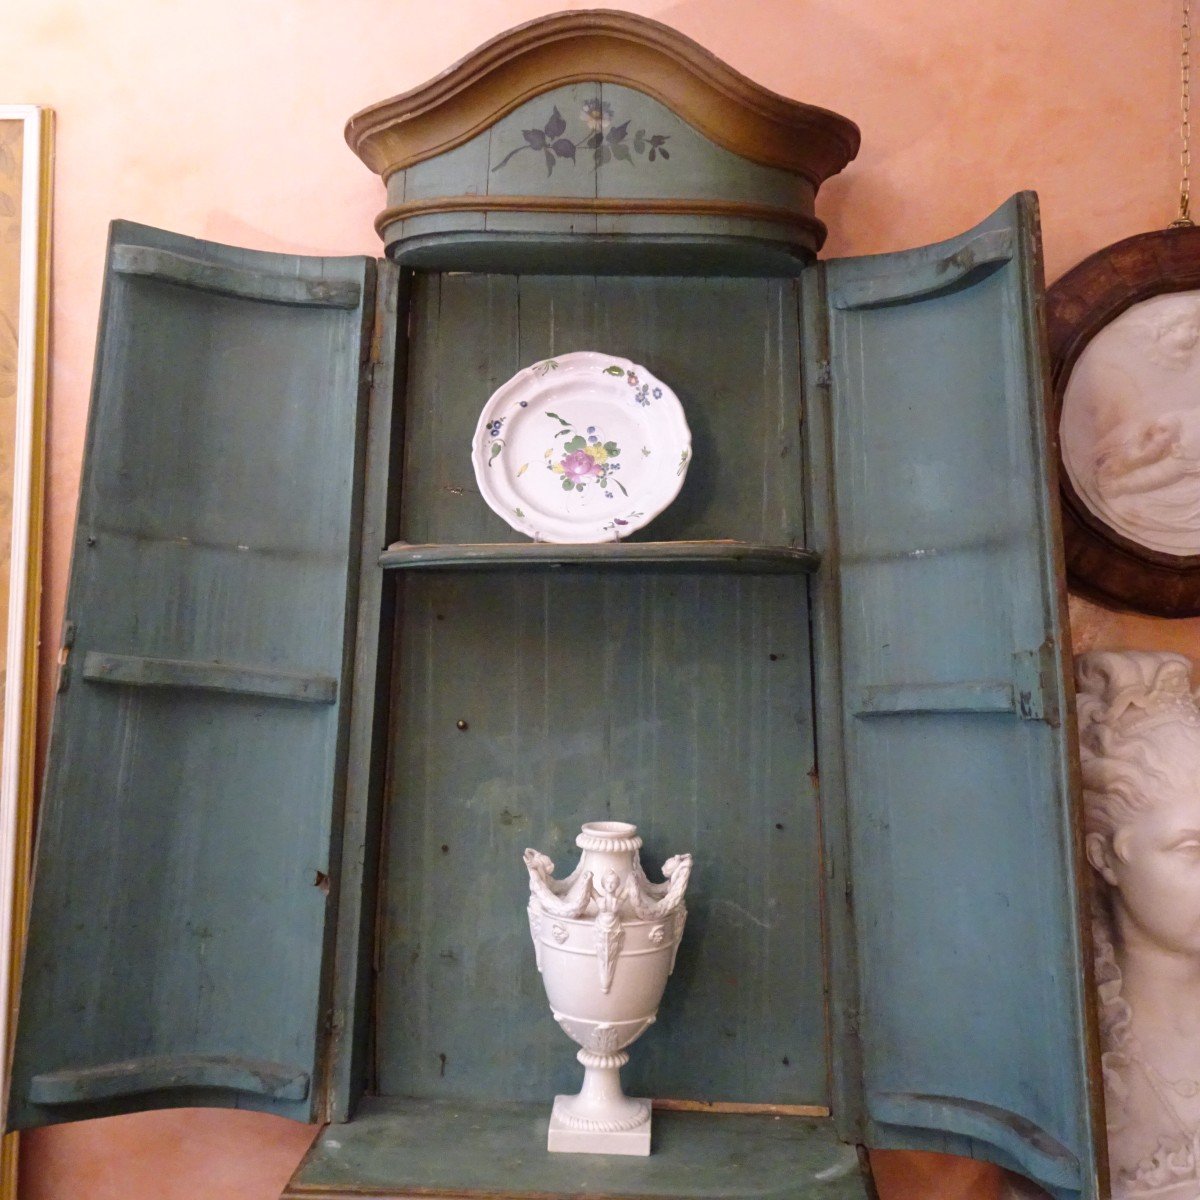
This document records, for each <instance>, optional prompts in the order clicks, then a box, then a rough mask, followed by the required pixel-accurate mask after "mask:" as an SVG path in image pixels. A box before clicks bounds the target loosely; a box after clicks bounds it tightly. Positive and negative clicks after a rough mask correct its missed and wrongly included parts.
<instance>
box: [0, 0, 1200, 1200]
mask: <svg viewBox="0 0 1200 1200" xmlns="http://www.w3.org/2000/svg"><path fill="white" fill-rule="evenodd" d="M563 7H585V5H582V4H564V2H563V0H453V2H446V0H443V2H442V3H436V4H431V3H429V2H428V0H205V3H204V4H183V3H163V0H24V3H15V4H11V5H9V6H7V8H6V11H5V17H4V22H3V26H4V32H3V36H2V37H0V80H2V81H3V88H4V93H3V96H2V97H0V98H3V99H4V100H7V101H36V102H39V103H44V104H48V105H50V106H52V107H53V108H54V109H55V110H56V111H57V113H58V154H57V166H56V173H55V192H56V201H55V210H54V239H55V265H54V282H53V286H54V293H53V320H54V330H53V340H52V376H51V394H50V405H51V406H50V420H49V447H48V454H49V459H48V475H49V479H48V488H49V492H48V528H47V544H46V581H45V582H46V589H45V600H44V614H43V615H44V628H45V630H46V631H47V642H46V644H45V646H44V649H43V661H44V663H45V664H46V666H47V667H48V666H49V664H50V662H51V660H52V658H53V653H54V645H53V644H54V642H55V640H56V637H57V630H58V628H59V625H60V622H61V617H62V608H63V596H64V592H65V588H66V571H67V563H68V559H69V554H70V544H71V529H72V521H73V515H74V509H75V499H76V489H77V487H78V478H79V467H80V455H81V447H82V442H83V433H84V421H85V415H86V409H87V397H88V385H89V378H90V374H91V356H92V349H93V343H94V331H95V324H96V315H97V308H98V304H99V292H100V275H101V266H102V256H103V248H104V243H105V227H106V224H107V222H108V221H109V220H110V218H113V217H117V216H120V217H127V218H131V219H134V220H138V221H144V222H148V223H150V224H155V225H161V226H165V227H167V228H169V229H174V230H178V231H180V232H183V233H188V234H195V235H199V236H201V237H206V238H214V239H218V240H222V241H230V242H234V243H239V244H242V245H246V246H252V247H258V248H262V249H270V250H291V251H299V252H304V253H314V254H328V253H355V252H365V253H374V252H376V251H377V250H378V243H377V241H376V238H375V234H374V233H373V231H372V226H371V218H372V216H373V215H374V213H375V212H376V210H377V209H378V208H379V207H381V203H382V188H381V185H380V183H379V181H378V180H377V179H376V178H375V177H374V176H373V175H371V174H370V173H369V172H368V171H367V170H366V169H365V168H364V167H363V166H362V165H361V164H360V163H359V162H358V160H357V159H356V158H355V157H354V156H353V155H352V154H351V153H350V151H349V150H348V149H347V148H346V146H345V144H344V143H343V141H342V137H341V128H342V125H343V123H344V121H345V119H346V118H347V117H348V116H349V115H350V114H351V113H352V112H354V111H355V110H357V109H358V108H360V107H362V106H363V105H366V104H368V103H370V102H372V101H375V100H378V99H381V98H383V97H385V96H390V95H392V94H394V93H396V92H399V91H402V90H404V89H406V88H408V87H411V86H413V85H415V84H417V83H420V82H422V81H423V80H425V79H427V78H428V77H429V76H431V75H433V74H435V73H436V72H438V71H440V70H441V69H442V68H444V67H445V66H446V65H448V64H449V63H451V62H452V61H454V60H455V59H457V58H458V57H459V56H460V55H462V54H464V53H466V52H467V51H469V50H470V49H471V48H472V47H473V46H475V45H477V44H478V43H479V42H481V41H483V40H484V39H485V38H488V37H490V36H492V35H493V34H495V33H498V32H500V31H501V30H503V29H504V28H506V27H508V26H510V25H513V24H516V23H517V22H519V21H523V20H526V19H528V18H530V17H533V16H537V15H540V14H542V13H546V12H550V11H554V10H556V9H560V8H563ZM627 7H628V8H630V9H631V10H633V11H636V12H638V13H642V14H644V15H647V16H652V17H655V18H657V19H658V20H660V21H665V22H666V23H668V24H670V25H673V26H675V27H676V28H677V29H679V30H681V31H682V32H684V33H686V34H689V35H690V36H691V37H693V38H695V39H697V40H698V41H699V42H701V43H703V44H704V45H706V46H708V47H710V48H711V49H713V50H715V51H716V52H718V53H719V54H720V55H721V56H722V57H723V58H725V59H726V60H727V61H729V62H730V63H732V64H733V65H734V66H736V67H738V68H739V69H740V70H742V71H743V72H745V73H746V74H748V75H750V76H751V77H753V78H754V79H756V80H758V81H760V82H762V83H764V84H766V85H767V86H768V87H771V88H774V89H775V90H777V91H779V92H782V93H784V94H785V95H788V96H793V97H796V98H798V99H802V100H807V101H812V102H814V103H818V104H822V105H825V106H827V107H830V108H833V109H836V110H838V111H839V112H843V113H845V114H847V115H848V116H850V117H853V118H854V119H855V120H856V121H857V122H858V123H859V124H860V126H861V127H862V130H863V150H862V153H861V155H860V157H859V159H858V161H857V162H856V163H854V164H853V165H852V166H851V168H850V170H848V171H847V172H846V173H845V175H843V176H842V177H840V178H839V179H835V180H834V181H833V182H832V183H830V184H829V185H828V186H827V188H826V189H825V192H824V193H823V203H822V204H821V205H820V211H821V213H822V215H823V216H824V218H825V220H826V221H827V222H829V224H830V225H831V227H832V229H833V233H832V236H831V238H830V241H829V245H828V247H827V252H828V253H830V254H863V253H870V252H872V251H879V250H887V249H899V248H901V247H904V246H911V245H915V244H918V243H921V242H924V241H932V240H937V239H939V238H942V237H946V236H949V235H951V234H954V233H956V232H958V231H960V230H961V229H963V228H965V227H967V226H969V225H971V224H973V223H974V222H975V221H977V220H978V219H980V218H981V217H982V216H984V215H986V214H987V213H988V212H989V211H991V209H992V208H994V207H995V206H996V205H997V204H998V203H999V202H1000V201H1001V200H1003V199H1004V198H1005V197H1006V196H1007V195H1008V194H1009V193H1011V192H1013V191H1015V190H1017V189H1019V188H1027V187H1032V188H1036V189H1037V190H1038V191H1039V192H1040V193H1041V198H1042V207H1043V220H1044V228H1045V248H1046V258H1047V270H1048V275H1049V277H1050V278H1051V279H1053V278H1054V277H1055V276H1056V275H1057V274H1059V273H1061V272H1062V271H1063V270H1065V269H1066V268H1068V267H1070V266H1071V265H1072V264H1074V263H1075V262H1077V261H1078V260H1079V259H1080V258H1082V257H1083V256H1084V255H1086V254H1088V253H1089V252H1091V251H1092V250H1094V249H1097V248H1098V247H1100V246H1103V245H1105V244H1107V243H1109V242H1112V241H1114V240H1116V239H1117V238H1120V237H1124V236H1126V235H1128V234H1132V233H1137V232H1140V231H1143V230H1145V229H1148V228H1154V227H1158V226H1161V225H1164V224H1166V222H1167V221H1169V220H1170V218H1171V217H1172V216H1173V215H1174V213H1173V209H1174V200H1173V189H1174V187H1175V180H1176V141H1175V138H1176V125H1175V113H1176V104H1177V97H1176V77H1177V67H1176V60H1175V53H1176V36H1177V35H1176V30H1175V21H1176V8H1177V4H1176V3H1175V0H1055V3H1052V4H1048V3H1046V0H1004V2H1003V3H999V2H998V0H887V2H882V0H737V2H735V0H681V2H679V3H667V2H664V0H634V2H631V3H629V4H628V5H627ZM1075 621H1076V641H1077V644H1079V645H1081V646H1082V645H1085V644H1086V645H1089V646H1090V645H1101V644H1103V645H1120V644H1128V645H1137V646H1147V647H1155V646H1164V647H1165V646H1172V647H1178V648H1180V649H1182V650H1185V651H1187V652H1190V653H1192V654H1193V655H1197V656H1200V622H1197V621H1190V622H1175V623H1165V622H1155V621H1148V620H1139V619H1134V618H1128V617H1117V616H1113V615H1111V614H1105V613H1102V612H1100V611H1099V610H1096V609H1093V608H1091V607H1090V606H1086V605H1082V604H1080V605H1077V606H1075ZM45 675H46V678H47V679H48V678H49V677H50V672H49V671H48V670H47V671H46V672H45ZM42 698H43V706H42V708H43V716H45V715H46V714H47V713H48V710H49V700H50V696H49V690H48V688H44V689H43V697H42ZM309 1137H310V1132H309V1131H308V1130H306V1129H304V1128H300V1127H296V1126H293V1125H291V1124H289V1123H287V1122H284V1121H278V1120H274V1119H271V1118H265V1117H259V1116H255V1115H251V1114H245V1113H210V1112H176V1113H165V1114H152V1115H148V1116H144V1117H128V1118H120V1119H116V1120H112V1121H105V1122H91V1123H86V1124H82V1125H79V1126H75V1127H66V1128H63V1129H60V1130H50V1131H44V1132H41V1133H38V1134H35V1135H33V1136H30V1137H28V1138H27V1139H26V1143H25V1175H24V1185H23V1193H22V1194H23V1197H24V1200H51V1198H53V1200H63V1198H64V1197H68V1196H71V1197H74V1196H80V1197H83V1196H86V1197H88V1198H89V1200H118V1198H119V1200H143V1198H144V1200H198V1198H201V1197H203V1198H207V1197H217V1196H219V1197H221V1198H222V1200H274V1197H275V1196H277V1194H278V1191H279V1188H280V1186H281V1185H282V1183H283V1182H284V1180H285V1178H286V1177H287V1175H288V1174H289V1171H290V1168H291V1166H292V1165H293V1164H294V1162H295V1161H296V1160H297V1159H298V1158H299V1156H300V1155H301V1153H302V1152H303V1150H304V1148H305V1145H306V1143H307V1141H308V1140H309ZM880 1174H881V1186H882V1189H883V1195H884V1198H885V1200H933V1198H934V1197H936V1200H955V1197H959V1196H961V1197H963V1200H966V1198H967V1197H970V1200H985V1197H988V1196H991V1195H994V1194H995V1192H996V1184H995V1182H994V1180H992V1178H991V1177H990V1176H988V1175H987V1173H986V1172H981V1169H980V1168H978V1166H976V1165H973V1164H962V1165H960V1166H958V1167H955V1168H948V1167H947V1166H946V1164H945V1162H944V1161H939V1160H925V1161H916V1160H911V1159H908V1158H905V1157H903V1156H899V1157H898V1156H888V1157H887V1158H886V1160H884V1161H881V1163H880Z"/></svg>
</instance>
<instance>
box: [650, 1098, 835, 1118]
mask: <svg viewBox="0 0 1200 1200" xmlns="http://www.w3.org/2000/svg"><path fill="white" fill-rule="evenodd" d="M651 1107H653V1108H655V1109H657V1110H659V1111H661V1112H710V1113H741V1114H743V1115H753V1114H755V1113H757V1114H759V1115H762V1114H766V1115H767V1116H770V1117H828V1116H830V1115H832V1114H831V1113H830V1110H829V1108H828V1107H826V1106H825V1105H824V1104H737V1103H734V1102H733V1101H727V1100H653V1101H651Z"/></svg>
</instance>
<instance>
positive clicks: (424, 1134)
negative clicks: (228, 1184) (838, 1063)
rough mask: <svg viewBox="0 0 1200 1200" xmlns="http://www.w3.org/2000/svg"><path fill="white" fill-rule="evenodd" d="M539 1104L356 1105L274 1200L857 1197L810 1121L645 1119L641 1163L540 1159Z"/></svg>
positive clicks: (832, 1145) (845, 1163)
mask: <svg viewBox="0 0 1200 1200" xmlns="http://www.w3.org/2000/svg"><path fill="white" fill-rule="evenodd" d="M549 1107H550V1105H549V1100H547V1102H546V1103H545V1104H540V1105H521V1104H480V1103H477V1102H475V1103H470V1102H464V1103H456V1102H453V1101H445V1100H400V1099H391V1098H387V1099H385V1098H380V1097H373V1098H368V1099H365V1100H364V1101H363V1103H362V1106H361V1107H360V1109H359V1110H358V1112H356V1113H355V1116H354V1120H353V1121H351V1122H350V1123H349V1124H344V1125H330V1126H328V1127H326V1129H325V1130H324V1131H323V1132H322V1133H321V1135H320V1137H319V1138H318V1139H317V1141H316V1142H315V1143H314V1144H313V1147H312V1149H311V1150H310V1151H309V1152H308V1155H307V1157H306V1158H305V1159H304V1161H303V1162H302V1163H301V1164H300V1166H299V1167H298V1168H297V1170H296V1173H295V1175H294V1176H293V1177H292V1180H291V1182H290V1183H289V1184H288V1185H287V1187H286V1188H285V1189H284V1192H283V1197H282V1200H342V1198H343V1197H344V1198H346V1200H350V1198H353V1200H364V1198H365V1197H375V1198H379V1200H385V1198H386V1200H401V1198H411V1197H417V1196H419V1197H422V1200H425V1198H427V1197H428V1198H430V1200H432V1198H434V1197H438V1198H440V1200H464V1198H471V1200H476V1198H478V1200H483V1198H484V1197H488V1198H492V1200H498V1198H501V1197H504V1198H514V1200H515V1198H516V1197H520V1200H564V1198H566V1197H576V1198H578V1197H588V1198H589V1200H601V1198H605V1197H607V1198H611V1200H633V1198H635V1197H636V1200H693V1198H695V1200H700V1198H701V1197H703V1198H704V1200H866V1197H867V1196H868V1194H869V1192H868V1188H867V1184H866V1183H865V1181H864V1179H863V1175H862V1173H861V1169H860V1165H859V1158H858V1152H857V1151H856V1150H855V1148H854V1147H853V1146H846V1145H844V1144H843V1143H841V1142H839V1141H838V1140H837V1136H836V1134H835V1132H834V1129H833V1122H832V1121H830V1120H829V1119H828V1118H824V1119H822V1118H816V1117H773V1116H727V1115H722V1116H714V1115H711V1114H708V1113H691V1112H659V1111H656V1112H655V1114H654V1132H653V1146H652V1153H651V1154H650V1156H649V1157H648V1158H637V1157H622V1156H614V1155H596V1154H550V1153H549V1152H548V1151H547V1150H546V1125H547V1119H548V1116H549Z"/></svg>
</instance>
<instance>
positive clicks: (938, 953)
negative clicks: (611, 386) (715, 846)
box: [804, 194, 1104, 1198]
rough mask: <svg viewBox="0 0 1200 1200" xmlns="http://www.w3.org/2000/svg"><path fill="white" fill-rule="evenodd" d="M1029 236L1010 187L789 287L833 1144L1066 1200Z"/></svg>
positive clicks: (1062, 765) (1080, 953)
mask: <svg viewBox="0 0 1200 1200" xmlns="http://www.w3.org/2000/svg"><path fill="white" fill-rule="evenodd" d="M1038 236H1039V235H1038V227H1037V206H1036V199H1035V197H1034V196H1032V195H1031V194H1024V195H1020V196H1017V197H1015V198H1014V199H1012V200H1011V201H1009V202H1008V203H1007V204H1006V205H1005V206H1004V207H1003V208H1002V209H1000V211H999V212H997V213H996V214H995V215H994V216H992V217H991V218H989V219H988V220H987V221H985V222H984V223H983V224H982V225H980V226H979V227H978V228H976V229H973V230H971V231H970V232H969V233H967V234H965V235H963V236H962V237H960V238H956V239H954V240H953V241H949V242H945V243H943V244H941V245H937V246H930V247H925V248H922V249H918V250H912V251H907V252H904V253H900V254H888V255H881V256H876V257H871V258H863V259H847V260H841V261H832V262H828V263H824V264H818V265H817V266H815V267H813V268H811V269H810V270H809V271H808V273H807V274H808V278H807V280H806V284H805V293H804V294H805V307H806V312H805V318H806V324H807V331H806V338H807V346H806V355H805V358H806V362H807V364H808V369H809V379H808V381H807V386H806V395H807V406H808V407H807V416H808V421H809V441H810V455H811V458H812V465H813V471H814V478H816V479H820V480H824V481H827V486H826V487H825V488H824V489H823V490H822V489H820V488H818V489H815V491H816V496H815V500H816V504H815V507H814V528H813V530H812V539H811V540H812V541H813V544H814V546H815V548H816V549H818V550H820V551H821V553H822V556H823V564H824V565H823V566H822V570H821V572H820V577H819V581H818V585H817V586H818V589H819V608H820V614H821V615H820V626H819V630H818V654H819V658H820V664H821V665H820V669H821V671H822V676H823V683H824V685H825V687H826V688H827V690H826V691H825V692H824V694H825V696H826V698H827V702H830V703H829V709H828V711H823V712H822V713H819V714H818V723H819V724H821V725H822V726H823V727H822V730H821V735H822V736H821V755H822V757H821V784H822V793H823V797H824V799H823V806H824V808H825V809H826V810H827V812H828V813H829V822H828V825H829V828H830V829H831V830H832V831H833V833H832V834H831V837H832V838H833V841H832V842H831V844H830V846H829V850H830V855H829V861H830V864H831V866H832V868H833V870H832V871H831V874H830V880H829V881H830V884H831V888H830V895H831V900H830V919H831V921H832V923H833V926H834V930H835V936H834V938H833V946H834V953H835V964H834V978H835V987H836V990H837V991H838V993H839V994H838V995H837V997H836V1003H835V1011H834V1024H835V1030H838V1031H840V1033H841V1036H842V1039H843V1044H845V1045H847V1047H848V1057H847V1060H846V1061H848V1062H849V1063H850V1064H852V1065H851V1068H850V1069H851V1071H853V1073H854V1074H855V1078H854V1079H853V1080H851V1079H847V1078H843V1079H842V1081H841V1084H840V1087H839V1089H838V1091H839V1094H840V1097H841V1103H842V1111H841V1112H840V1113H839V1114H838V1115H840V1116H841V1118H842V1121H843V1127H844V1128H845V1129H847V1130H848V1131H849V1133H850V1136H858V1137H861V1138H863V1139H864V1140H865V1141H866V1142H867V1144H869V1145H873V1146H880V1147H908V1148H913V1149H926V1150H941V1151H946V1152H949V1153H956V1154H965V1155H970V1156H973V1157H979V1158H986V1159H990V1160H992V1161H994V1162H997V1163H999V1164H1001V1165H1003V1166H1006V1167H1010V1168H1012V1169H1014V1170H1016V1171H1019V1172H1021V1173H1022V1174H1024V1175H1027V1176H1030V1177H1032V1178H1033V1179H1035V1180H1036V1181H1038V1182H1039V1183H1040V1184H1041V1185H1042V1186H1043V1187H1044V1188H1046V1189H1047V1190H1048V1191H1050V1192H1051V1194H1052V1195H1054V1196H1056V1197H1060V1198H1077V1197H1081V1196H1082V1197H1094V1196H1096V1195H1098V1194H1099V1192H1098V1190H1097V1189H1098V1188H1099V1187H1100V1186H1101V1183H1100V1181H1101V1178H1102V1176H1103V1174H1104V1167H1103V1165H1102V1163H1098V1161H1097V1160H1098V1158H1100V1159H1102V1157H1103V1146H1102V1140H1103V1136H1104V1126H1103V1122H1102V1121H1101V1120H1099V1119H1098V1115H1097V1114H1098V1113H1099V1101H1098V1096H1097V1090H1096V1078H1097V1076H1096V1072H1095V1070H1094V1060H1093V1058H1092V1051H1091V1047H1092V1046H1093V1045H1094V1039H1093V1036H1092V1030H1093V1025H1092V1021H1091V1018H1090V1015H1089V997H1088V995H1087V989H1086V985H1085V970H1084V956H1085V949H1084V938H1083V936H1082V924H1083V915H1082V913H1081V908H1080V903H1079V895H1078V891H1079V885H1078V883H1077V879H1078V876H1077V864H1078V862H1079V861H1080V859H1079V855H1078V844H1077V837H1076V834H1075V809H1076V804H1075V801H1076V796H1077V791H1078V782H1077V772H1076V770H1075V768H1074V766H1073V763H1074V756H1075V744H1074V737H1075V734H1074V724H1073V717H1072V710H1071V703H1072V695H1071V690H1070V684H1069V662H1070V646H1069V641H1068V634H1067V629H1066V622H1065V615H1064V608H1065V592H1064V585H1063V569H1062V564H1061V560H1060V553H1061V552H1060V549H1059V538H1058V528H1057V510H1056V509H1055V508H1054V503H1053V500H1052V497H1053V496H1054V494H1055V488H1054V485H1053V480H1052V466H1051V456H1050V455H1049V453H1048V450H1047V435H1046V429H1045V424H1044V418H1043V412H1044V408H1043V402H1044V397H1045V383H1044V370H1043V357H1042V349H1043V335H1042V329H1041V315H1040V311H1039V308H1038V306H1039V303H1040V275H1041V270H1040V262H1039V242H1038ZM833 698H836V700H834V699H833ZM847 862H848V871H847V870H846V865H847ZM839 929H840V930H841V931H842V934H843V936H842V937H841V938H840V939H839V937H838V936H837V931H838V930H839ZM839 945H840V946H841V947H842V950H841V952H840V955H839V952H838V947H839ZM850 946H853V949H852V950H849V949H847V947H850ZM856 1059H857V1060H858V1061H857V1063H855V1060H856Z"/></svg>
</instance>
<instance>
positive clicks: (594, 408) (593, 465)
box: [471, 350, 692, 543]
mask: <svg viewBox="0 0 1200 1200" xmlns="http://www.w3.org/2000/svg"><path fill="white" fill-rule="evenodd" d="M471 457H472V461H473V463H474V465H475V478H476V480H477V481H478V483H479V491H480V493H481V494H482V496H483V498H484V499H485V500H486V501H487V502H488V505H489V506H490V507H491V508H492V510H493V511H495V512H496V513H498V514H499V515H500V516H501V517H503V518H504V519H505V520H506V521H507V522H508V523H509V524H510V525H511V526H512V527H513V528H514V529H515V530H517V532H518V533H524V534H528V535H529V536H530V537H531V538H533V539H534V540H535V541H541V542H560V543H561V542H611V541H614V540H618V539H620V538H623V537H626V536H627V535H628V534H631V533H633V532H634V531H635V530H637V529H641V527H642V526H643V525H645V524H647V523H648V522H649V521H651V520H653V519H654V518H655V517H656V516H657V515H658V514H659V513H660V512H662V510H663V509H664V508H666V507H667V505H668V504H670V503H671V501H672V500H674V499H675V497H676V496H677V495H678V494H679V489H680V488H681V487H682V486H683V480H684V476H685V475H686V474H687V468H688V463H689V462H690V461H691V457H692V435H691V433H690V432H689V430H688V426H687V421H686V420H685V418H684V415H683V408H682V406H681V405H680V403H679V400H678V399H677V398H676V396H675V393H674V392H672V391H671V389H670V388H669V387H667V385H666V384H665V383H663V382H662V381H661V380H658V379H655V378H654V376H653V375H651V374H650V372H649V371H647V370H646V369H645V367H639V366H638V365H637V364H636V363H631V362H630V361H629V360H628V359H625V358H617V357H616V356H615V355H612V354H602V353H599V352H598V351H595V350H579V351H576V352H575V353H572V354H562V355H559V357H557V358H548V359H546V360H545V361H544V362H539V363H534V364H533V366H531V367H526V368H525V369H524V370H523V371H519V372H518V373H517V374H516V375H514V376H513V377H512V378H511V379H510V380H509V381H508V382H507V383H506V384H504V385H503V386H502V387H500V388H499V389H498V390H497V391H496V392H495V393H494V394H493V396H492V398H491V399H490V400H489V401H488V402H487V404H486V405H485V406H484V409H483V412H482V413H480V415H479V424H478V426H477V427H476V430H475V438H474V441H473V442H472V443H471Z"/></svg>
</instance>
